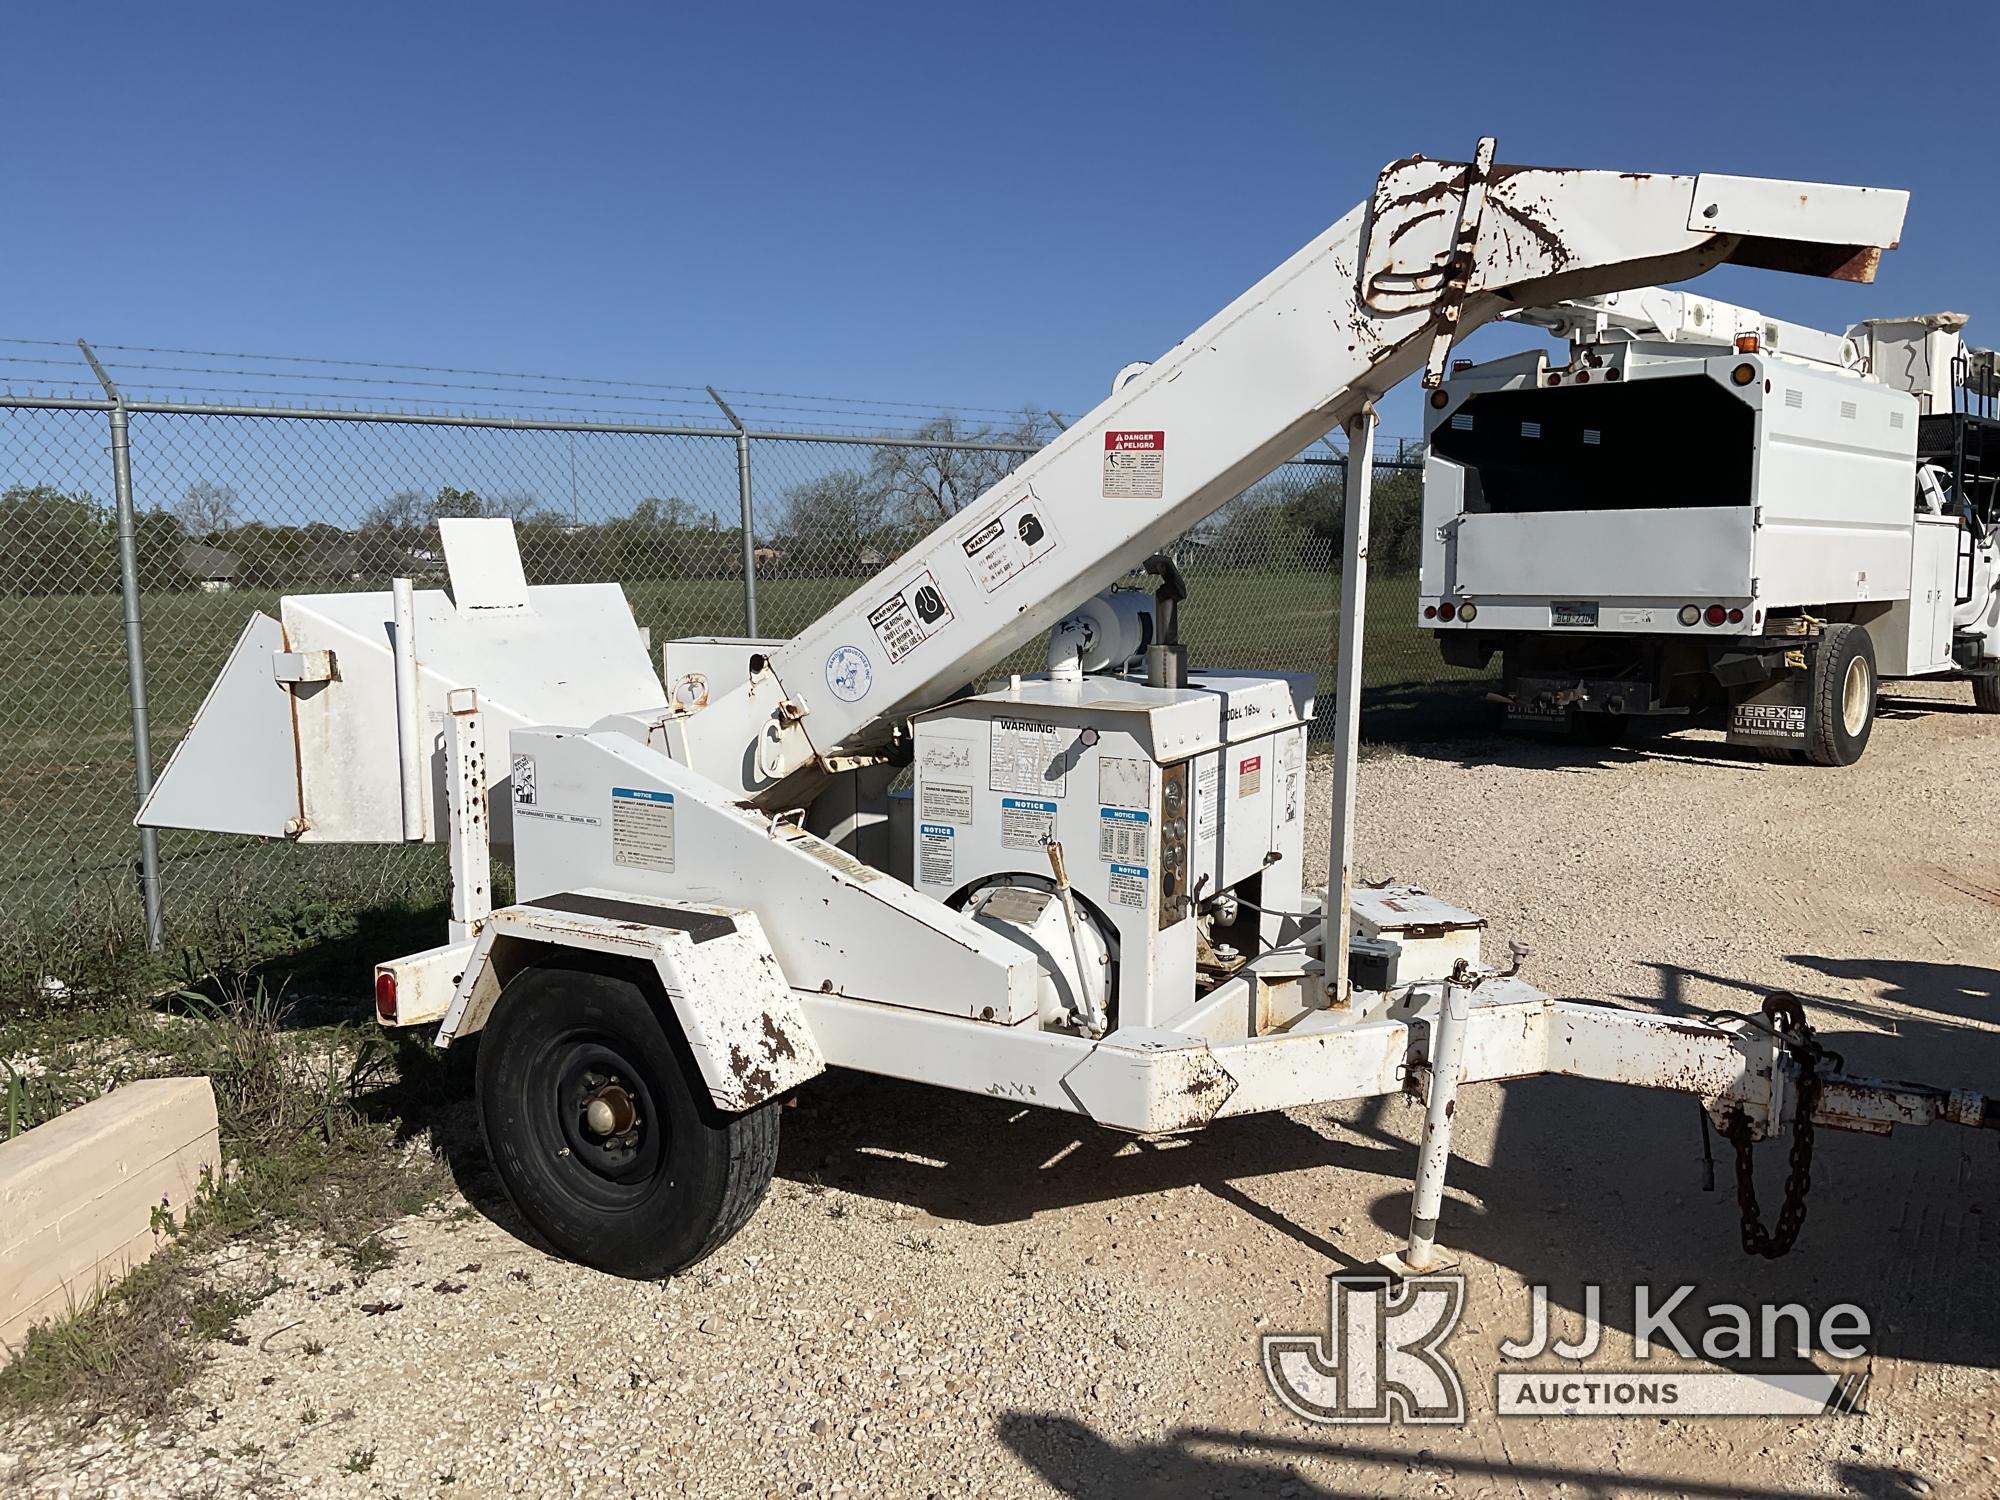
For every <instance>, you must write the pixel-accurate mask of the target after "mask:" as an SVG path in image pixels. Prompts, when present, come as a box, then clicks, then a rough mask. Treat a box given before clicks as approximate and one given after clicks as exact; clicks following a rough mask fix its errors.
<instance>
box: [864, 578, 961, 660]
mask: <svg viewBox="0 0 2000 1500" xmlns="http://www.w3.org/2000/svg"><path fill="white" fill-rule="evenodd" d="M951 618H952V616H951V606H950V605H949V604H947V603H945V599H944V591H943V590H942V589H940V588H939V587H938V586H937V580H936V579H935V578H933V577H931V573H930V569H928V568H926V569H924V571H923V572H921V573H919V574H918V575H917V576H916V577H915V578H912V579H911V580H910V581H909V582H908V583H906V584H904V585H903V586H902V587H901V588H900V589H898V590H896V592H895V593H894V594H892V595H890V597H889V598H887V599H886V600H884V601H883V602H882V603H880V604H878V605H876V606H875V608H873V609H871V610H870V611H868V624H869V626H870V628H872V629H873V630H874V632H875V634H876V636H877V638H879V639H880V640H881V642H882V648H883V649H884V650H885V651H887V652H888V653H889V661H890V663H891V664H894V663H896V662H899V661H901V660H902V659H903V658H904V657H906V656H908V655H909V654H910V653H911V652H912V651H914V650H916V649H917V647H919V646H921V645H922V644H923V643H924V642H925V641H927V640H929V639H930V638H931V637H932V636H934V635H936V634H937V633H938V632H939V631H940V630H942V629H944V628H945V626H947V625H949V624H950V623H951Z"/></svg>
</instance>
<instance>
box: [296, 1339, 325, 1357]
mask: <svg viewBox="0 0 2000 1500" xmlns="http://www.w3.org/2000/svg"><path fill="white" fill-rule="evenodd" d="M299 1352H300V1353H302V1354H304V1355H305V1357H306V1358H307V1359H318V1358H319V1357H320V1356H321V1355H322V1354H324V1353H326V1345H325V1344H323V1343H321V1342H320V1341H319V1340H318V1339H307V1340H306V1341H305V1343H304V1345H302V1346H301V1348H300V1351H299Z"/></svg>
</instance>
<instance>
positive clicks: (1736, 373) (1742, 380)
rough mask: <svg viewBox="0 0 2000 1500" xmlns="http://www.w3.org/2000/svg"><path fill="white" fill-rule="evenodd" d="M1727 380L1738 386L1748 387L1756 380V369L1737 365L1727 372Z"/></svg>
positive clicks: (1751, 366) (1750, 366) (1752, 366)
mask: <svg viewBox="0 0 2000 1500" xmlns="http://www.w3.org/2000/svg"><path fill="white" fill-rule="evenodd" d="M1729 378H1730V379H1731V380H1733V381H1735V382H1736V383H1737V384H1738V385H1748V384H1750V382H1751V381H1753V380H1755V379H1756V378H1757V367H1756V366H1755V365H1738V366H1737V367H1736V368H1735V369H1733V370H1731V371H1730V372H1729Z"/></svg>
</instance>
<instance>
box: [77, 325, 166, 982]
mask: <svg viewBox="0 0 2000 1500" xmlns="http://www.w3.org/2000/svg"><path fill="white" fill-rule="evenodd" d="M76 345H77V347H78V348H79V349H81V350H82V351H83V357H84V358H85V359H87V360H89V361H90V368H91V369H92V371H94V372H95V373H96V375H97V379H98V382H99V383H100V384H101V385H102V386H103V387H104V394H105V395H106V396H108V397H110V398H111V488H112V493H113V495H114V496H115V497H116V499H117V504H118V593H119V597H120V599H121V600H122V601H123V604H124V610H125V686H126V693H127V696H128V697H129V698H130V699H131V702H132V788H133V792H134V794H135V797H134V804H133V805H134V807H135V808H136V807H137V806H139V805H141V804H143V803H144V802H145V800H146V794H147V793H148V792H150V791H152V789H153V745H152V722H151V716H150V715H149V714H148V712H147V709H146V650H145V642H144V640H143V638H142V635H141V631H140V626H139V543H138V537H137V523H136V522H135V520H134V518H133V513H132V444H131V429H130V426H129V424H128V422H127V419H126V413H125V398H124V396H122V395H121V394H119V391H118V387H117V386H116V385H114V384H113V383H112V380H111V377H110V376H109V375H107V374H106V373H105V372H104V366H103V365H101V364H99V363H98V362H97V355H96V354H95V353H94V352H93V351H92V350H91V347H90V345H89V344H87V343H85V342H84V341H83V340H82V339H78V340H77V341H76ZM139 897H140V900H141V901H142V902H143V903H144V904H145V911H146V947H147V949H148V950H149V951H150V952H153V953H158V952H159V951H160V946H161V941H162V937H161V924H160V839H159V835H158V834H156V833H155V832H154V831H153V830H152V829H150V828H141V829H140V830H139Z"/></svg>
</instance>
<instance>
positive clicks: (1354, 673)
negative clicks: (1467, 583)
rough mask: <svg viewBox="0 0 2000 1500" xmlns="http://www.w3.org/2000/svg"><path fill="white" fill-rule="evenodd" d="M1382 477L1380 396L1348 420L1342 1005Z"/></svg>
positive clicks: (1336, 979)
mask: <svg viewBox="0 0 2000 1500" xmlns="http://www.w3.org/2000/svg"><path fill="white" fill-rule="evenodd" d="M1374 480H1375V403H1374V402H1373V401H1367V402H1364V403H1363V404H1362V407H1361V410H1360V411H1358V412H1356V413H1355V414H1354V416H1353V417H1352V418H1351V419H1350V420H1349V421H1348V424H1347V484H1346V487H1345V488H1346V498H1345V501H1344V504H1343V506H1342V509H1343V511H1344V516H1343V519H1342V523H1341V543H1340V620H1339V625H1338V627H1337V629H1336V635H1335V641H1336V644H1335V652H1336V661H1335V676H1334V689H1333V828H1332V839H1331V844H1330V847H1329V848H1328V851H1327V867H1326V872H1327V892H1326V912H1325V916H1326V925H1325V933H1326V953H1325V957H1326V980H1327V988H1328V991H1329V993H1330V994H1331V995H1332V997H1333V1002H1334V1004H1336V1005H1345V1004H1347V1003H1348V1000H1349V999H1350V998H1351V997H1350V993H1349V992H1350V990H1351V988H1352V986H1351V984H1350V982H1349V980H1348V977H1347V939H1348V930H1349V928H1350V926H1351V924H1352V921H1353V917H1352V913H1351V911H1350V909H1349V908H1350V904H1351V902H1352V900H1353V894H1354V778H1355V771H1356V764H1357V758H1358V755H1359V752H1360V741H1361V652H1362V645H1363V642H1362V636H1363V632H1364V629H1365V627H1366V623H1367V617H1368V509H1369V497H1370V494H1371V493H1372V491H1373V488H1374Z"/></svg>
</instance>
